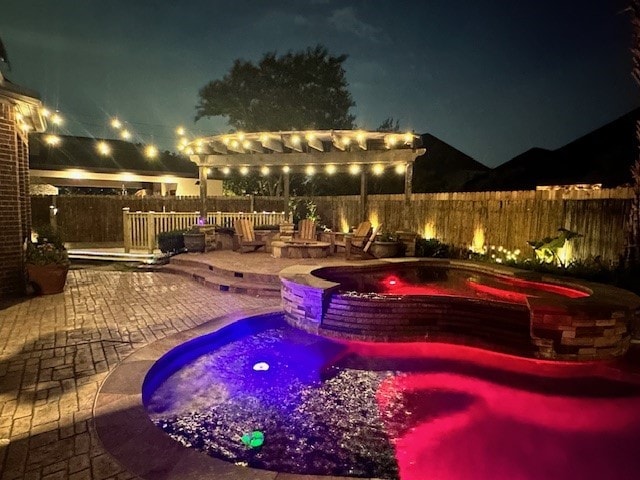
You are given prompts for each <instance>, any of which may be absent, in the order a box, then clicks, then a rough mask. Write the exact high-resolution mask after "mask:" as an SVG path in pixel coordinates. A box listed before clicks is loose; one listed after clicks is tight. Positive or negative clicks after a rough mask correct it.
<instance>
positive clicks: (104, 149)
mask: <svg viewBox="0 0 640 480" xmlns="http://www.w3.org/2000/svg"><path fill="white" fill-rule="evenodd" d="M96 148H97V150H98V153H99V154H100V155H105V156H106V155H109V154H110V153H111V147H110V146H109V144H108V143H107V142H98V144H97V145H96Z"/></svg>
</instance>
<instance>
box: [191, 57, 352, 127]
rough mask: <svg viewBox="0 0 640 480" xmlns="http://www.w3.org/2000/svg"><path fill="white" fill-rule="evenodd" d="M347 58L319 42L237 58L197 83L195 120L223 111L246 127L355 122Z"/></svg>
mask: <svg viewBox="0 0 640 480" xmlns="http://www.w3.org/2000/svg"><path fill="white" fill-rule="evenodd" d="M346 59H347V56H346V55H339V56H333V55H330V54H329V52H328V51H327V49H326V48H325V47H323V46H321V45H318V46H316V47H314V48H307V49H306V50H305V51H301V52H289V53H286V54H284V55H282V56H277V54H276V53H275V52H271V53H266V54H265V55H264V56H263V57H262V59H261V60H260V62H259V63H258V64H257V65H254V64H253V63H251V62H247V61H245V60H241V59H237V60H235V62H234V63H233V66H232V67H231V70H230V71H229V72H228V73H227V74H226V75H225V76H224V77H223V78H222V79H218V80H213V81H211V82H209V83H208V84H207V85H205V86H204V87H202V88H201V89H200V92H199V94H198V96H199V101H198V104H197V105H196V121H197V120H198V119H200V118H203V117H214V116H225V117H227V122H228V123H229V125H230V126H232V127H234V128H236V129H238V130H245V131H261V130H272V131H273V130H294V129H296V130H303V129H322V130H325V129H326V130H329V129H350V128H353V122H354V119H355V117H354V116H353V115H351V114H350V113H349V109H350V108H351V107H353V106H355V102H354V101H353V98H352V97H351V93H350V92H349V90H348V88H347V87H348V83H347V80H346V76H345V71H344V69H343V67H342V64H343V63H344V61H345V60H346Z"/></svg>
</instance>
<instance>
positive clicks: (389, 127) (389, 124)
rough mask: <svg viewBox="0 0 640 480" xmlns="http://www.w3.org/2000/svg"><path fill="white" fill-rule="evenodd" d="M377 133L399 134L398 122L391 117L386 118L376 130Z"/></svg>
mask: <svg viewBox="0 0 640 480" xmlns="http://www.w3.org/2000/svg"><path fill="white" fill-rule="evenodd" d="M376 131H377V132H399V131H400V120H397V119H396V120H395V121H394V118H393V117H387V118H385V120H384V121H383V122H382V123H381V124H380V126H379V127H378V128H376Z"/></svg>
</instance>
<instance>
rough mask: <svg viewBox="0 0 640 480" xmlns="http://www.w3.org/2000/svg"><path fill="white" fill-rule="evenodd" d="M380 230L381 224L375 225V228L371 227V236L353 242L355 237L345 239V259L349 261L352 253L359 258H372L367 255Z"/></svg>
mask: <svg viewBox="0 0 640 480" xmlns="http://www.w3.org/2000/svg"><path fill="white" fill-rule="evenodd" d="M381 228H382V224H380V225H376V226H375V227H373V230H372V231H371V235H369V236H368V237H365V238H364V239H362V240H360V239H358V240H357V241H355V242H354V240H355V238H356V237H355V235H354V236H353V237H347V239H346V247H345V250H346V259H347V260H349V259H350V258H351V255H352V254H354V253H356V254H358V255H360V257H361V258H374V257H373V255H371V254H370V253H369V248H371V244H372V243H373V242H374V240H375V239H376V235H378V232H379V231H380V229H381Z"/></svg>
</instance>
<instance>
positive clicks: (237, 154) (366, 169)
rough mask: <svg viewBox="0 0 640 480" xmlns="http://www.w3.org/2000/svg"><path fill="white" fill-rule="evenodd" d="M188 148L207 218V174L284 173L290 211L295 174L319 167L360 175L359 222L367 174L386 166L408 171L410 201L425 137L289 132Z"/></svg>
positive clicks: (219, 138)
mask: <svg viewBox="0 0 640 480" xmlns="http://www.w3.org/2000/svg"><path fill="white" fill-rule="evenodd" d="M184 151H185V153H186V154H187V155H189V158H190V159H191V161H192V162H194V163H195V164H196V165H197V166H198V171H199V176H200V200H201V210H200V212H201V213H200V215H201V217H202V218H205V219H206V216H207V207H206V198H207V182H206V180H207V176H208V175H209V174H210V173H214V171H215V170H218V171H219V176H221V177H224V176H225V175H228V174H229V173H230V172H231V170H232V169H237V170H239V171H240V172H241V173H243V174H246V173H247V172H248V171H249V169H252V168H253V169H258V170H259V171H260V172H261V174H263V175H269V174H270V173H272V171H278V170H279V171H281V172H282V173H283V175H284V202H285V210H286V211H287V212H288V209H289V178H290V177H289V176H290V172H294V171H301V172H305V173H306V174H308V175H312V174H313V173H315V172H316V171H318V170H319V169H322V170H323V171H325V172H326V173H328V174H334V173H335V174H339V173H341V172H344V171H347V170H348V171H349V172H350V173H351V174H353V173H358V172H359V173H360V216H361V219H360V220H364V219H365V216H366V211H367V177H368V175H369V174H370V173H371V174H376V175H379V174H381V173H383V172H384V170H385V169H387V168H393V169H395V170H396V172H399V173H403V174H404V196H405V203H406V204H407V205H408V203H409V201H410V199H411V179H412V175H413V162H414V161H415V159H416V157H418V156H420V155H422V154H423V153H424V152H425V149H424V148H422V145H421V142H420V137H418V136H417V135H415V134H413V133H389V132H369V131H363V130H307V131H287V132H254V133H244V132H237V133H230V134H224V135H214V136H211V137H205V138H199V139H196V140H193V141H192V142H190V143H188V144H187V145H185V148H184Z"/></svg>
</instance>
